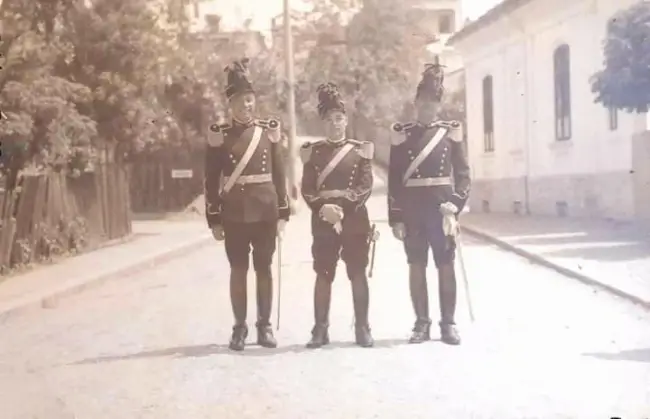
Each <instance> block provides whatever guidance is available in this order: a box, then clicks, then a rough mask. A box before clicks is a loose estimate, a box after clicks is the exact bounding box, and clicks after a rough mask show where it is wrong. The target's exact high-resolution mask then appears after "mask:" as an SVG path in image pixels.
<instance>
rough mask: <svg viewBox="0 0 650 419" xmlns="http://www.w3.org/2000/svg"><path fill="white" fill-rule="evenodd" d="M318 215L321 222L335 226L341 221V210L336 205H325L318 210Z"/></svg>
mask: <svg viewBox="0 0 650 419" xmlns="http://www.w3.org/2000/svg"><path fill="white" fill-rule="evenodd" d="M319 215H320V218H322V219H323V220H325V221H327V222H328V223H330V224H332V225H335V224H336V223H340V222H341V220H342V219H343V209H342V208H341V207H339V206H338V205H334V204H325V205H323V207H322V208H321V209H320V212H319Z"/></svg>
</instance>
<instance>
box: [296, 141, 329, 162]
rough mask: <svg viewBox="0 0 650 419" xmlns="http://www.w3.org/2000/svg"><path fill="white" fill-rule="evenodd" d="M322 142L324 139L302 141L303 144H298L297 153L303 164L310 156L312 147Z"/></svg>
mask: <svg viewBox="0 0 650 419" xmlns="http://www.w3.org/2000/svg"><path fill="white" fill-rule="evenodd" d="M323 142H324V140H317V141H312V142H307V143H304V144H303V145H301V146H300V151H299V154H300V160H301V161H302V163H303V164H305V163H307V162H308V161H309V159H310V158H311V152H312V150H313V149H314V147H315V146H318V145H321V144H323Z"/></svg>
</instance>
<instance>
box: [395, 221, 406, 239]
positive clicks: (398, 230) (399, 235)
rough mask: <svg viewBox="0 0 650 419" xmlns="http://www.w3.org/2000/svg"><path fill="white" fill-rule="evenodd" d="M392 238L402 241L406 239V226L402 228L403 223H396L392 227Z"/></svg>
mask: <svg viewBox="0 0 650 419" xmlns="http://www.w3.org/2000/svg"><path fill="white" fill-rule="evenodd" d="M393 236H395V238H396V239H397V240H400V241H401V240H404V238H405V237H406V226H404V223H397V224H395V225H394V226H393Z"/></svg>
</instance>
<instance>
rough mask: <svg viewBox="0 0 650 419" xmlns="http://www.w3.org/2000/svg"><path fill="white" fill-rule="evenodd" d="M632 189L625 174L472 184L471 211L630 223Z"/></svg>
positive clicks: (615, 173) (632, 208) (631, 182)
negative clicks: (609, 219)
mask: <svg viewBox="0 0 650 419" xmlns="http://www.w3.org/2000/svg"><path fill="white" fill-rule="evenodd" d="M633 185H634V178H633V176H632V175H631V174H630V173H629V172H613V173H598V174H585V175H563V176H546V177H539V178H533V179H530V180H529V181H528V182H526V179H525V178H523V177H521V178H511V179H499V180H489V181H486V180H475V181H474V182H473V187H472V193H471V195H472V204H471V210H472V211H489V212H509V213H521V214H525V213H526V212H527V211H529V212H530V214H532V215H557V216H571V217H593V218H612V219H623V220H624V219H631V218H633V217H634V216H635V211H634V199H633V198H634V187H633ZM527 196H528V199H527Z"/></svg>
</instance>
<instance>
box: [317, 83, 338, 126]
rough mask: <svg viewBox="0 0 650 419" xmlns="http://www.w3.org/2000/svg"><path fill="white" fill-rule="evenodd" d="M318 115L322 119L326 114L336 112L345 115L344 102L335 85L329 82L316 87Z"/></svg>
mask: <svg viewBox="0 0 650 419" xmlns="http://www.w3.org/2000/svg"><path fill="white" fill-rule="evenodd" d="M316 92H317V93H318V114H319V115H320V117H321V118H323V117H324V116H325V115H326V114H327V113H328V112H330V111H333V110H337V111H340V112H343V113H345V102H343V97H342V96H341V93H340V92H339V88H338V86H337V85H336V84H334V83H332V82H329V83H324V84H321V85H320V86H318V88H317V89H316Z"/></svg>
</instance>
